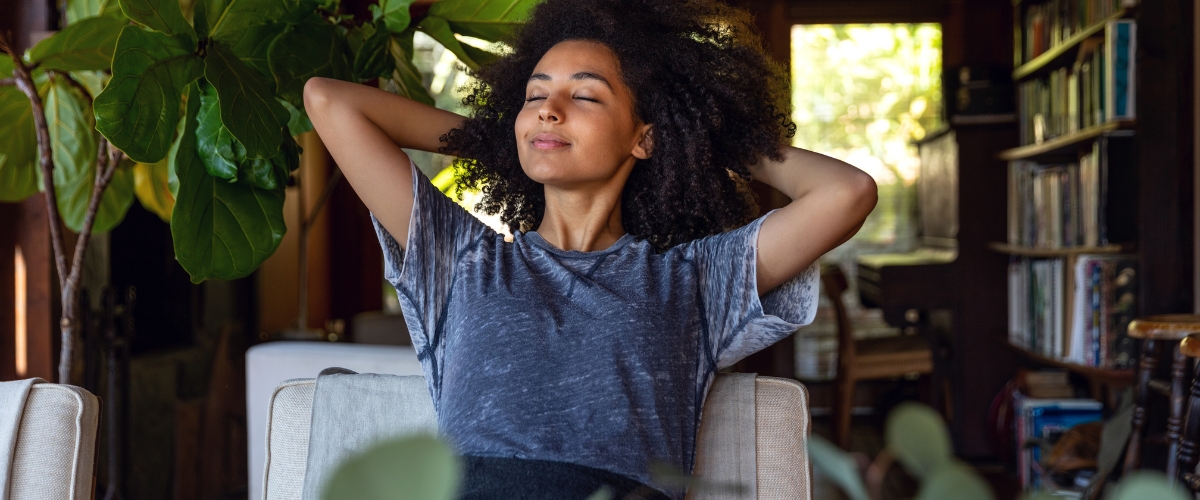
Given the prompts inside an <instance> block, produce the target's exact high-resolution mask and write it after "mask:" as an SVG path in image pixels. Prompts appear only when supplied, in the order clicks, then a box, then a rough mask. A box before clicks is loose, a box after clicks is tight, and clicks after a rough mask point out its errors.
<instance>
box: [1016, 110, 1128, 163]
mask: <svg viewBox="0 0 1200 500" xmlns="http://www.w3.org/2000/svg"><path fill="white" fill-rule="evenodd" d="M1135 124H1136V122H1134V121H1132V120H1121V121H1111V122H1104V123H1101V124H1099V125H1093V126H1091V127H1088V128H1085V129H1083V130H1080V131H1078V132H1073V133H1070V134H1067V135H1060V136H1058V137H1055V138H1053V139H1050V140H1048V141H1045V142H1042V143H1041V144H1030V145H1028V146H1021V147H1019V148H1012V149H1006V150H1004V151H1001V152H1000V159H1001V160H1008V161H1013V160H1028V159H1031V158H1036V157H1039V156H1046V155H1051V154H1056V153H1065V152H1067V151H1068V150H1069V149H1070V148H1071V147H1073V146H1076V145H1078V144H1080V143H1083V142H1087V141H1090V140H1092V139H1095V138H1097V137H1100V136H1101V135H1104V134H1107V133H1110V132H1115V131H1117V130H1130V129H1133V127H1134V125H1135Z"/></svg>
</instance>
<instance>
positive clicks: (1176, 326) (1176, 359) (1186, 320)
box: [1125, 314, 1200, 480]
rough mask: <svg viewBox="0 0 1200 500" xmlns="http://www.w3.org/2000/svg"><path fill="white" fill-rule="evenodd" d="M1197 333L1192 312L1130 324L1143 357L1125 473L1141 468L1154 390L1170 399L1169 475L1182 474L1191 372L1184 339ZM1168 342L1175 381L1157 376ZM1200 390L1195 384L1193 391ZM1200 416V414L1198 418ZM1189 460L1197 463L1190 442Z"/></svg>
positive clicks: (1198, 324)
mask: <svg viewBox="0 0 1200 500" xmlns="http://www.w3.org/2000/svg"><path fill="white" fill-rule="evenodd" d="M1193 333H1200V316H1195V315H1190V314H1167V315H1159V316H1147V317H1144V318H1138V319H1135V320H1133V321H1132V322H1130V323H1129V336H1130V337H1131V338H1135V339H1139V340H1141V341H1142V356H1141V359H1140V360H1139V361H1138V370H1137V386H1136V387H1135V389H1134V395H1133V424H1132V430H1131V432H1130V434H1129V448H1128V449H1127V450H1126V452H1125V472H1130V471H1133V470H1136V469H1138V468H1139V467H1140V466H1141V460H1142V442H1143V441H1144V440H1145V436H1143V434H1144V433H1145V425H1146V405H1147V399H1148V398H1149V396H1150V392H1151V391H1154V392H1157V393H1159V394H1162V395H1164V396H1167V397H1168V398H1170V415H1168V417H1167V436H1166V442H1167V470H1166V471H1165V472H1166V473H1167V477H1170V478H1172V480H1174V478H1177V477H1179V464H1180V460H1179V458H1180V457H1179V456H1180V453H1181V451H1182V449H1181V446H1180V444H1181V442H1182V439H1181V437H1182V430H1183V403H1184V395H1183V384H1184V380H1185V377H1186V374H1187V359H1188V357H1187V354H1186V353H1185V352H1184V349H1183V348H1182V344H1183V342H1182V341H1183V340H1184V339H1185V338H1186V337H1187V336H1188V335H1189V334H1193ZM1163 343H1165V344H1167V346H1168V349H1169V350H1170V351H1171V380H1170V381H1165V380H1158V379H1155V378H1154V371H1155V369H1156V368H1157V367H1158V350H1159V349H1160V348H1161V347H1162V344H1163ZM1196 391H1197V389H1196V387H1195V385H1194V383H1193V387H1192V392H1193V393H1195V392H1196ZM1198 418H1200V417H1198ZM1186 455H1187V457H1186V458H1187V460H1186V461H1185V462H1191V463H1194V462H1195V445H1194V444H1193V445H1190V446H1189V447H1188V451H1187V452H1186Z"/></svg>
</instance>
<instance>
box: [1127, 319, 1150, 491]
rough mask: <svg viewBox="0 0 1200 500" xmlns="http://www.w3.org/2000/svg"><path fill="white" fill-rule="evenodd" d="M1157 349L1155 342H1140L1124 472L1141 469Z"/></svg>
mask: <svg viewBox="0 0 1200 500" xmlns="http://www.w3.org/2000/svg"><path fill="white" fill-rule="evenodd" d="M1156 347H1158V345H1157V344H1156V342H1155V341H1153V340H1146V341H1144V342H1142V359H1141V361H1140V362H1138V379H1137V387H1136V388H1135V389H1134V395H1133V422H1132V425H1131V427H1132V429H1130V433H1129V447H1128V448H1126V449H1125V472H1126V473H1129V472H1133V471H1135V470H1137V469H1138V468H1139V467H1141V465H1142V464H1141V461H1142V430H1143V429H1142V428H1143V427H1144V426H1145V424H1146V396H1147V393H1148V392H1150V377H1151V376H1152V375H1153V374H1154V369H1155V367H1157V366H1158V357H1157V354H1156V353H1155V352H1154V349H1155V348H1156Z"/></svg>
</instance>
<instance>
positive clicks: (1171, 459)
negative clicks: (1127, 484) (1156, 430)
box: [1166, 342, 1188, 483]
mask: <svg viewBox="0 0 1200 500" xmlns="http://www.w3.org/2000/svg"><path fill="white" fill-rule="evenodd" d="M1171 354H1172V358H1171V416H1170V417H1168V418H1167V470H1166V473H1167V477H1168V478H1170V480H1171V482H1172V483H1174V482H1175V481H1176V480H1177V479H1178V478H1179V444H1180V441H1181V439H1182V431H1183V401H1184V399H1183V397H1184V396H1183V382H1184V377H1185V376H1186V373H1187V359H1188V358H1187V356H1186V355H1184V354H1183V352H1182V351H1180V350H1179V343H1178V342H1176V343H1173V344H1171Z"/></svg>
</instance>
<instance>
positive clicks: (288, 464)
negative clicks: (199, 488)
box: [262, 374, 812, 500]
mask: <svg viewBox="0 0 1200 500" xmlns="http://www.w3.org/2000/svg"><path fill="white" fill-rule="evenodd" d="M729 376H730V375H725V374H722V375H718V376H717V380H714V382H713V386H714V387H716V388H717V389H716V390H717V391H720V392H717V393H714V392H712V391H710V393H709V399H708V401H707V402H706V404H705V409H704V419H707V420H708V421H709V422H710V424H711V423H712V422H718V423H717V424H716V427H717V428H711V427H714V426H713V425H707V426H706V424H704V423H703V421H702V423H701V431H700V434H699V435H698V436H697V443H696V447H697V448H696V449H697V457H696V462H697V469H696V474H697V475H698V476H699V477H702V478H707V477H708V476H705V475H704V474H705V471H707V470H709V469H708V468H705V469H703V470H702V469H701V465H700V464H701V463H704V464H708V465H706V466H705V467H716V468H723V469H727V470H736V471H739V472H738V474H743V473H744V471H747V470H750V469H751V468H750V467H746V466H745V465H735V464H732V463H728V462H739V463H743V464H744V462H743V460H745V458H742V459H738V458H737V455H738V454H740V453H744V450H745V447H744V446H743V445H744V439H745V436H746V435H747V434H745V433H738V432H727V431H725V430H722V429H720V428H719V426H720V425H721V424H720V423H719V422H720V421H719V420H718V419H716V418H712V419H709V417H710V415H713V414H724V415H725V416H726V417H729V418H728V419H722V421H725V422H726V425H729V422H739V423H740V422H746V415H751V418H752V420H753V422H754V424H755V432H754V447H755V450H756V451H755V455H754V456H755V459H754V466H753V470H754V474H755V477H756V481H754V486H753V491H755V492H756V496H751V497H749V498H758V499H769V500H797V499H798V500H811V498H812V469H811V465H810V463H809V461H808V448H807V446H808V434H809V431H810V426H811V420H810V418H809V413H808V392H807V391H806V390H805V388H804V386H803V385H801V384H800V383H798V382H796V381H794V380H789V379H782V378H774V377H757V378H752V380H753V381H754V388H755V390H754V396H753V409H752V410H751V411H750V412H745V411H732V410H736V409H734V408H719V407H720V406H726V405H734V404H737V405H738V406H741V405H744V404H746V403H748V402H749V401H750V400H749V399H747V397H746V392H745V391H744V390H743V391H740V392H739V393H738V394H733V393H729V392H726V391H725V390H724V388H727V387H737V386H739V385H741V386H742V387H744V385H742V384H744V382H745V380H746V379H745V378H741V379H732V380H731V381H734V382H735V383H734V384H729V383H727V382H718V381H720V380H721V379H723V378H726V377H729ZM742 377H745V375H743V376H742ZM749 377H753V376H749ZM737 382H740V384H739V383H737ZM315 386H316V381H315V380H314V379H301V380H289V381H287V382H284V383H283V384H280V385H279V386H278V387H277V388H276V389H275V392H274V394H273V395H272V396H271V399H270V405H269V415H268V417H269V418H268V426H267V433H266V434H267V435H266V449H267V456H266V463H265V465H264V467H263V490H262V491H263V496H262V498H263V499H264V500H299V499H300V498H301V494H302V490H303V485H304V482H305V468H306V464H307V460H308V452H309V449H308V444H309V429H310V419H311V415H312V405H313V393H314V389H315ZM714 394H715V397H714ZM742 410H744V408H743V409H742ZM738 425H740V424H738ZM706 427H710V429H707V430H706V429H705V428H706ZM713 433H716V434H719V435H727V436H731V437H730V438H729V439H732V440H743V441H742V442H738V441H729V442H728V443H732V444H730V445H727V446H726V447H725V448H723V449H722V448H720V447H717V446H711V445H710V444H709V443H708V439H710V438H709V436H711V435H712V434H713ZM732 436H738V437H736V438H735V437H732ZM717 449H721V451H720V453H719V458H716V459H715V460H713V459H710V458H709V455H711V454H712V453H714V451H712V450H717ZM701 450H710V451H709V452H708V453H707V454H702V453H701ZM743 457H744V455H743ZM692 498H699V497H692ZM715 498H737V497H731V496H728V495H725V496H717V497H715Z"/></svg>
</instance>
